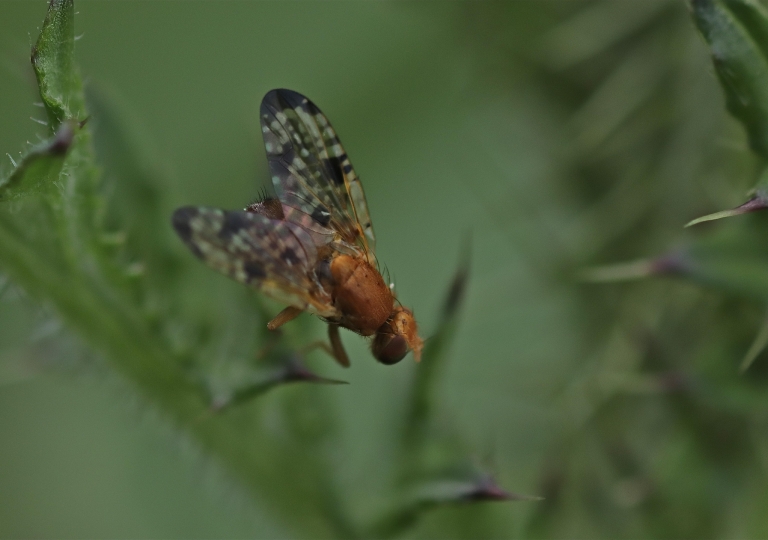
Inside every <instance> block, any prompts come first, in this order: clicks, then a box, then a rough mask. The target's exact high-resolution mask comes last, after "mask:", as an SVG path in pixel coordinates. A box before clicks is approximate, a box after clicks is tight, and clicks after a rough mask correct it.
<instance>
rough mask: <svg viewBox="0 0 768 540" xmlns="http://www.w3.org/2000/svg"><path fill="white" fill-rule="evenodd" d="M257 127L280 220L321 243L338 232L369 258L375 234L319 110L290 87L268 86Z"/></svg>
mask: <svg viewBox="0 0 768 540" xmlns="http://www.w3.org/2000/svg"><path fill="white" fill-rule="evenodd" d="M261 128H262V132H263V134H264V146H265V147H266V150H267V158H268V160H269V167H270V170H271V172H272V182H273V184H274V186H275V190H276V191H277V195H278V197H279V198H280V202H281V203H282V204H283V207H284V211H285V215H286V219H287V220H288V221H291V222H294V223H297V224H299V225H301V226H302V227H305V228H306V229H308V230H309V231H311V232H312V234H313V237H315V238H316V239H318V240H320V241H321V242H330V241H332V240H335V239H337V238H336V236H340V239H341V240H342V241H344V242H346V243H347V244H349V245H351V246H359V247H360V248H362V249H363V251H365V253H366V254H367V255H368V256H369V258H370V259H373V258H374V249H375V241H376V238H375V236H374V233H373V226H372V224H371V218H370V216H369V214H368V205H367V203H366V201H365V193H364V192H363V186H362V184H361V183H360V180H359V178H358V177H357V175H356V174H355V170H354V169H353V168H352V164H351V163H350V162H349V158H348V157H347V154H346V152H345V151H344V147H343V146H342V145H341V141H340V140H339V138H338V137H337V136H336V132H335V131H334V129H333V127H331V124H330V122H328V119H327V118H326V117H325V115H324V114H323V113H322V112H321V111H320V109H319V108H318V107H317V106H316V105H315V104H314V103H312V102H311V101H310V100H309V99H307V98H306V97H304V96H303V95H301V94H299V93H297V92H294V91H292V90H282V89H281V90H272V91H270V92H269V93H267V95H266V96H264V99H263V100H262V102H261Z"/></svg>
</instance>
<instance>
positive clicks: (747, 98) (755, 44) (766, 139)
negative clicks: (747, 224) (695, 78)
mask: <svg viewBox="0 0 768 540" xmlns="http://www.w3.org/2000/svg"><path fill="white" fill-rule="evenodd" d="M691 7H692V12H693V18H694V21H695V22H696V26H697V27H698V28H699V30H700V31H701V34H702V35H703V36H704V39H705V40H706V41H707V43H708V45H709V47H710V50H711V53H712V62H713V63H714V65H715V71H716V73H717V77H718V79H719V80H720V84H721V86H722V87H723V91H724V92H725V100H726V105H727V107H728V110H729V111H730V113H731V114H732V115H733V116H734V117H736V119H737V120H739V121H740V122H741V123H742V124H743V125H744V128H745V129H746V131H747V135H748V137H749V145H750V147H751V148H752V150H753V151H754V152H755V153H756V154H757V155H758V156H759V157H760V158H761V159H762V160H763V162H766V161H768V11H766V9H765V8H764V7H763V6H762V5H761V4H759V3H758V2H756V1H754V0H691ZM765 208H768V176H767V175H766V173H765V172H764V173H763V174H762V176H761V178H760V180H759V181H758V183H757V187H756V188H755V191H754V195H753V196H752V197H751V198H750V199H749V200H748V201H747V202H745V203H744V204H742V205H740V206H738V207H736V208H734V209H731V210H724V211H721V212H715V213H713V214H709V215H706V216H702V217H700V218H698V219H694V220H692V221H690V222H689V223H688V224H686V227H690V226H692V225H696V224H698V223H703V222H705V221H714V220H717V219H722V218H725V217H732V216H738V215H741V214H746V213H748V212H754V211H757V210H763V209H765Z"/></svg>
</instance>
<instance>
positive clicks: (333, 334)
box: [328, 324, 349, 367]
mask: <svg viewBox="0 0 768 540" xmlns="http://www.w3.org/2000/svg"><path fill="white" fill-rule="evenodd" d="M328 339H330V340H331V348H332V349H333V357H334V358H335V359H336V361H337V362H338V363H339V364H341V365H342V366H344V367H349V356H347V351H345V350H344V344H343V343H342V342H341V336H340V335H339V325H338V324H329V325H328Z"/></svg>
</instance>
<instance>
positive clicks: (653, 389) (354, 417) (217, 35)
mask: <svg viewBox="0 0 768 540" xmlns="http://www.w3.org/2000/svg"><path fill="white" fill-rule="evenodd" d="M45 7H46V4H45V2H42V1H34V2H32V1H16V0H3V1H2V2H0V97H1V98H2V99H0V117H1V118H2V119H3V121H2V124H1V125H0V149H2V151H3V152H6V151H7V152H9V153H11V155H13V156H15V155H17V153H18V150H19V149H20V148H21V144H22V143H23V142H24V141H25V140H30V141H33V140H35V134H36V133H39V132H40V130H39V128H40V126H37V125H36V124H34V123H33V122H31V121H30V120H29V118H30V116H33V117H37V118H42V109H39V108H37V107H35V106H33V105H32V102H34V101H37V100H38V97H37V96H36V88H35V81H34V75H33V72H32V70H31V67H30V66H29V61H28V58H29V49H30V45H31V43H32V42H33V41H34V40H35V39H36V35H37V32H38V29H39V27H40V25H41V23H42V20H43V18H44V15H45ZM76 11H77V12H78V15H77V19H76V33H77V34H78V35H79V36H80V39H79V40H78V41H77V43H76V60H77V63H78V64H79V66H80V72H81V74H82V76H83V78H84V80H85V82H86V85H88V86H90V87H92V88H95V89H98V90H99V91H100V92H102V93H103V94H104V95H108V96H109V98H110V99H111V100H113V101H114V102H115V103H118V104H119V106H120V107H121V110H123V112H124V115H125V117H126V119H127V121H129V122H130V123H131V125H132V126H133V127H134V128H135V129H136V130H137V132H138V133H140V137H139V140H140V143H141V150H142V152H143V153H144V155H146V156H148V157H147V159H148V160H150V161H151V162H152V163H153V164H154V165H155V166H157V167H158V168H159V169H161V170H162V171H163V173H164V175H163V177H164V178H166V179H167V183H168V189H169V190H170V193H171V194H172V196H171V197H170V198H169V201H168V208H167V213H168V215H170V213H171V212H172V210H173V209H174V208H175V207H177V206H181V205H187V204H201V205H211V206H220V207H224V208H240V207H243V206H244V205H245V204H246V203H247V202H249V201H250V200H252V199H254V198H255V197H256V195H257V189H258V188H259V187H260V186H262V185H265V183H266V180H267V173H266V163H265V157H264V151H263V148H262V143H261V135H260V128H259V124H258V107H259V103H260V100H261V97H262V96H263V95H264V94H265V93H266V92H267V91H268V90H270V89H272V88H281V87H282V88H290V89H294V90H297V91H299V92H301V93H303V94H305V95H307V96H309V97H310V98H311V99H312V100H313V101H315V102H316V103H317V104H318V105H319V106H320V107H321V108H322V109H323V111H324V112H325V114H326V115H327V116H328V117H329V118H330V119H331V121H332V122H333V125H334V127H335V128H336V131H337V133H339V135H340V137H341V139H342V141H343V142H344V145H345V147H346V150H347V152H348V154H349V155H350V157H351V160H352V162H353V163H354V165H355V168H356V170H357V172H358V174H359V175H360V176H361V178H362V180H363V183H364V186H365V189H366V195H367V198H368V202H369V207H370V211H371V215H372V217H373V222H374V226H375V228H376V233H377V254H378V256H379V258H380V259H381V260H382V261H383V262H384V263H385V264H386V265H387V267H388V268H389V270H390V272H391V273H392V275H393V276H394V277H395V280H396V284H397V290H398V295H399V298H400V299H401V300H402V301H403V302H404V303H405V304H406V305H408V306H411V307H413V308H414V310H415V313H416V315H417V317H418V320H419V323H420V325H421V328H422V329H423V330H422V332H423V334H424V335H426V336H429V335H430V333H431V332H432V331H434V329H435V325H436V323H437V320H438V314H439V307H440V304H441V302H442V299H443V296H444V293H445V289H446V287H447V285H448V283H449V281H450V279H451V276H452V274H453V272H454V269H455V266H456V264H457V261H458V260H459V256H460V252H461V246H462V243H463V241H464V239H465V238H466V237H467V235H471V238H472V273H471V282H470V288H469V292H468V297H467V302H466V306H465V309H464V312H463V313H462V316H461V323H460V325H459V326H458V329H457V331H456V341H455V343H454V347H453V349H452V350H451V353H450V358H449V362H448V366H447V369H446V370H445V372H444V373H442V374H441V379H440V386H439V392H438V397H439V415H438V421H439V422H440V423H441V424H443V425H444V426H447V427H446V430H447V431H448V432H450V433H453V434H456V438H457V439H461V441H462V442H461V444H460V446H462V448H463V450H464V452H465V454H466V456H467V459H469V460H470V461H473V462H476V463H481V464H483V466H484V467H485V468H488V469H490V470H491V471H493V472H494V473H495V477H496V479H497V481H498V482H499V484H500V485H502V486H504V487H505V488H507V489H509V490H510V491H513V492H518V493H525V494H530V495H540V496H544V497H546V500H545V501H543V502H515V503H496V504H493V505H488V506H479V505H476V506H467V507H461V506H451V507H447V508H442V509H439V510H436V511H434V512H432V513H430V514H428V515H426V516H425V518H424V520H423V521H421V522H420V523H419V524H418V525H417V526H416V527H414V528H413V529H411V530H410V531H409V532H408V533H407V534H408V535H410V536H412V537H420V538H427V537H429V538H436V537H457V538H458V537H478V536H493V537H516V536H524V537H641V536H656V537H688V536H693V537H703V536H718V537H720V536H727V537H734V536H736V537H738V536H748V537H757V536H761V535H763V536H764V535H766V534H768V518H766V517H764V512H763V510H762V509H764V508H765V505H766V504H767V503H768V489H767V488H766V487H765V486H766V467H767V465H766V463H768V436H766V430H765V428H766V427H768V409H766V407H765V406H764V405H761V401H759V400H754V399H752V398H754V396H755V395H756V394H759V396H760V397H762V396H763V395H764V394H763V389H764V387H765V384H766V377H768V370H766V369H765V368H764V367H761V360H760V359H758V361H757V364H756V365H755V366H754V368H753V369H752V370H751V371H749V372H748V373H747V374H746V375H745V376H739V375H738V373H737V370H738V365H739V362H740V361H741V358H742V357H743V355H744V353H745V352H746V350H747V349H748V348H749V345H750V343H751V341H752V338H753V336H754V334H755V333H756V331H757V329H758V327H759V325H760V321H761V318H762V317H763V314H764V313H763V311H764V310H763V305H762V303H761V302H759V301H756V300H754V299H749V298H746V299H744V298H742V297H733V296H730V295H728V294H724V293H721V292H715V291H711V290H706V289H702V288H700V287H699V286H697V285H691V284H689V283H685V282H681V281H671V280H654V281H644V282H637V283H632V284H622V285H615V284H612V285H597V284H591V283H585V282H583V281H581V280H580V279H579V276H580V272H581V271H582V270H583V269H584V268H586V267H589V266H593V265H598V264H605V263H613V262H618V261H623V260H629V259H636V258H642V257H648V256H653V255H656V254H659V253H663V252H665V251H666V250H668V249H670V248H672V247H674V246H677V245H681V244H685V243H686V242H689V241H691V239H696V238H701V237H707V235H713V234H715V228H712V227H709V228H707V227H704V228H701V229H700V230H695V231H688V232H684V231H683V230H682V226H683V225H684V224H685V223H686V222H687V221H689V220H690V219H692V218H694V217H696V216H698V215H701V214H702V213H705V212H708V211H714V210H716V209H719V208H722V207H727V206H728V205H735V204H737V203H739V202H741V201H742V199H743V193H744V192H745V191H746V190H747V189H748V188H749V187H750V185H751V184H752V181H753V178H752V176H751V174H752V167H753V162H752V159H753V158H751V157H750V155H749V154H748V151H747V145H746V142H745V137H744V135H743V133H742V131H741V128H740V127H739V126H738V125H737V124H736V123H735V122H734V121H732V120H730V119H729V118H728V117H727V115H726V112H725V108H724V104H723V103H724V102H723V97H722V92H721V90H720V87H719V86H718V83H717V80H716V79H715V77H714V76H713V74H712V67H711V61H710V59H709V57H708V52H707V49H706V46H705V44H704V42H703V40H701V39H700V37H699V35H698V34H697V33H696V30H695V27H694V25H693V24H692V22H691V20H690V18H689V15H688V13H687V8H686V6H685V4H684V3H682V2H676V1H666V0H648V1H643V2H640V1H638V2H620V1H616V2H604V1H601V2H582V1H574V2H549V1H546V0H530V1H518V2H511V1H510V2H450V1H447V2H383V1H381V2H379V1H376V2H352V1H345V2H341V1H339V2H336V1H331V2H321V1H317V2H314V1H295V2H294V1H288V2H277V1H275V2H267V1H258V2H257V1H254V2H249V1H228V0H221V1H213V0H211V1H191V2H181V1H130V2H129V1H124V2H108V1H88V0H77V3H76ZM4 166H5V165H4ZM106 174H107V176H108V175H109V171H106ZM118 203H119V202H118ZM736 219H741V220H742V223H743V222H749V223H756V224H758V225H761V226H763V227H764V226H765V219H764V218H762V217H761V216H749V217H745V218H736ZM737 226H739V225H738V224H737V225H732V224H727V225H723V226H722V229H724V230H726V231H727V230H729V228H730V227H737ZM182 249H183V248H182V246H181V245H180V243H179V250H180V251H181V250H182ZM189 259H190V264H196V262H195V261H193V260H192V257H191V255H190V257H189ZM197 272H198V273H199V277H198V279H199V282H200V283H202V284H206V285H205V286H208V285H210V287H211V288H213V289H216V290H218V289H221V290H224V291H226V293H227V295H230V296H236V295H240V296H242V295H244V294H245V293H241V292H240V289H239V288H238V287H239V286H238V285H237V284H234V283H229V282H226V280H225V278H223V277H221V276H219V275H216V274H215V273H213V272H210V271H208V270H207V269H205V268H204V267H203V266H202V265H199V269H198V270H197ZM196 277H197V275H196ZM45 309H46V306H44V305H41V304H39V303H37V302H34V301H32V300H29V299H28V298H25V297H24V295H23V293H21V291H19V290H18V289H15V288H14V287H11V288H10V289H9V291H8V292H7V293H6V296H5V302H4V303H3V304H2V305H0V347H1V348H2V349H1V351H0V441H2V442H0V536H3V537H119V538H128V537H131V538H135V537H172V538H187V537H206V538H210V537H251V536H253V537H258V538H274V537H293V536H294V535H295V532H293V527H292V524H291V523H290V522H289V521H288V520H286V519H285V518H284V517H278V516H276V515H271V513H270V511H269V510H268V506H266V505H263V504H262V501H259V500H258V499H253V498H251V496H250V495H249V494H248V493H247V492H246V491H245V490H244V489H243V487H242V486H241V485H239V483H238V480H237V478H236V477H233V476H230V474H229V473H228V472H227V470H225V469H223V468H222V467H221V466H220V464H219V463H217V461H216V459H215V458H214V457H210V456H206V455H204V453H202V452H201V451H200V450H199V449H197V448H196V446H195V443H194V442H193V441H190V440H189V439H188V438H187V437H186V436H185V435H183V434H180V433H176V432H175V431H174V430H172V429H171V428H169V427H168V425H167V423H166V422H165V420H164V419H163V418H162V415H161V414H157V413H156V412H155V411H154V410H153V408H152V406H151V405H150V404H147V403H145V402H144V401H142V399H141V398H139V397H137V396H136V395H135V393H134V392H133V390H132V388H131V386H130V384H129V383H126V382H125V381H122V380H120V379H119V378H118V377H117V376H115V375H114V374H112V373H111V372H110V370H109V368H108V367H107V366H106V365H104V364H103V363H102V362H100V361H99V360H98V359H94V358H90V357H89V356H88V355H86V356H88V357H82V355H81V354H80V353H79V352H77V351H79V350H80V349H79V348H78V346H77V345H76V344H75V345H71V349H72V351H73V352H71V353H68V352H67V351H68V350H69V349H68V348H67V347H69V346H70V341H76V340H74V339H73V338H71V337H62V338H57V339H56V340H54V341H55V344H56V345H55V346H56V347H57V354H56V355H49V351H48V349H47V348H46V347H50V346H51V345H50V343H48V342H46V345H44V346H43V345H39V343H38V342H39V341H40V339H41V338H40V335H41V334H45V332H58V329H56V328H48V326H42V327H41V325H40V320H41V319H44V317H43V316H42V315H41V312H44V311H45ZM199 309H206V310H210V311H211V313H212V314H213V316H215V315H216V314H217V313H222V314H223V313H224V312H226V311H227V310H229V309H230V307H229V306H228V305H227V304H226V303H225V302H223V301H222V303H221V304H220V305H210V306H202V307H200V308H199ZM46 320H47V319H46ZM253 324H256V322H254V323H253ZM49 326H50V324H49ZM248 327H249V321H247V320H246V321H243V322H242V324H241V325H239V326H238V327H237V328H235V329H233V335H232V336H229V338H228V339H231V340H237V339H238V335H237V334H238V332H247V331H248ZM312 327H313V328H316V329H317V332H319V331H320V329H321V323H319V322H316V321H315V322H313V323H312ZM343 338H344V342H345V344H346V346H347V348H348V352H349V353H350V356H351V358H352V361H353V367H352V369H350V370H348V371H343V372H342V370H341V369H340V368H337V367H336V366H335V365H332V363H331V362H330V361H327V359H325V358H322V357H320V356H318V357H317V359H316V360H314V364H313V365H314V366H315V367H316V369H317V370H318V371H320V372H322V373H324V374H326V375H328V376H331V377H337V378H342V379H345V380H347V381H349V382H350V383H351V384H350V385H349V386H344V387H325V388H322V389H321V392H322V393H324V394H326V395H327V398H328V399H329V400H330V401H331V402H332V403H333V404H334V406H335V412H334V414H335V415H336V416H337V417H338V423H339V435H338V436H337V437H336V438H335V439H334V443H333V444H334V445H335V448H334V454H335V458H336V460H337V467H336V468H335V471H336V475H337V482H338V484H339V485H340V486H341V491H342V493H343V496H344V498H345V499H346V500H348V501H351V505H352V507H353V508H354V509H355V512H356V513H357V514H358V515H362V516H367V515H370V514H372V513H373V512H375V509H376V508H377V507H378V505H380V504H381V502H382V497H383V495H382V494H381V493H380V492H379V491H378V489H377V486H378V485H379V483H381V482H380V479H381V478H382V477H385V476H386V475H387V474H388V469H387V468H386V467H385V466H383V465H382V464H383V463H385V462H386V461H387V460H388V459H389V458H390V457H391V456H390V455H389V454H390V453H391V452H392V444H391V442H390V441H389V439H390V438H391V429H390V428H391V425H392V424H393V422H394V420H393V418H394V417H396V415H397V414H399V413H400V412H401V404H402V402H403V400H404V398H405V388H406V387H407V385H408V381H409V380H410V376H411V375H412V373H413V371H414V370H417V369H419V366H418V365H415V364H414V363H413V362H411V361H410V358H409V359H406V361H404V362H403V363H401V364H398V365H397V366H396V367H386V366H381V365H378V364H376V363H375V362H374V361H373V360H372V359H371V357H370V355H369V353H368V352H367V351H366V344H365V342H364V340H363V339H362V338H359V337H357V336H354V335H353V334H350V333H345V334H344V336H343ZM36 340H37V341H36ZM306 341H307V342H308V341H311V339H310V338H309V337H308V338H307V340H306ZM62 351H63V352H62ZM51 359H53V360H51ZM220 361H222V362H225V360H221V359H220ZM681 381H682V382H681ZM681 388H682V390H681ZM745 388H746V390H745ZM301 391H302V388H301V387H300V386H298V387H292V388H286V389H277V390H275V392H277V393H279V392H291V393H297V392H301ZM746 391H749V392H751V393H749V394H748V395H747V394H745V393H744V392H746ZM745 396H746V397H745ZM762 403H765V402H764V401H763V402H762ZM243 429H247V426H244V427H243ZM289 489H290V487H289ZM295 519H296V520H297V521H298V520H301V519H302V516H301V515H300V514H297V515H296V516H295Z"/></svg>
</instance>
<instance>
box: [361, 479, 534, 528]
mask: <svg viewBox="0 0 768 540" xmlns="http://www.w3.org/2000/svg"><path fill="white" fill-rule="evenodd" d="M540 500H542V499H541V497H532V496H528V495H520V494H517V493H510V492H508V491H505V490H503V489H501V488H500V487H499V486H498V485H497V484H496V482H494V480H493V479H492V478H491V477H489V476H483V477H480V478H477V479H475V480H474V481H451V480H443V481H433V482H425V483H423V484H421V485H419V486H417V487H415V489H414V490H413V493H412V494H411V496H410V497H409V499H408V500H406V502H405V503H404V504H403V505H402V506H400V507H399V508H397V509H395V510H393V511H392V512H391V513H390V514H388V515H386V516H385V517H384V518H383V519H381V520H380V521H379V522H378V523H376V524H374V525H373V526H372V527H371V529H370V531H369V533H368V535H367V536H368V537H370V538H393V537H395V536H398V535H400V534H402V533H403V532H405V531H406V530H407V529H409V528H410V527H412V526H413V525H414V524H415V523H416V522H417V521H418V520H419V519H421V518H422V517H424V515H425V514H426V513H427V512H429V511H430V510H433V509H435V508H438V507H440V506H445V505H449V504H469V503H480V502H505V501H540Z"/></svg>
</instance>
